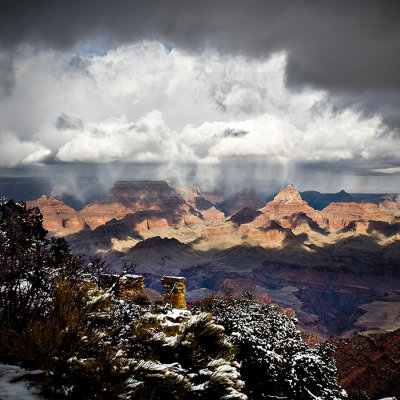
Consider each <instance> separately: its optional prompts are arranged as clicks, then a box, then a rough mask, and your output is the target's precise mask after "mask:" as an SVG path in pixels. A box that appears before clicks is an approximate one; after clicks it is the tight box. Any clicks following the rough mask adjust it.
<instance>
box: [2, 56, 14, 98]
mask: <svg viewBox="0 0 400 400" xmlns="http://www.w3.org/2000/svg"><path fill="white" fill-rule="evenodd" d="M14 85H15V74H14V68H13V64H12V61H11V59H7V58H5V57H4V58H2V57H1V56H0V99H1V98H2V97H3V96H8V95H10V94H11V92H12V90H13V88H14Z"/></svg>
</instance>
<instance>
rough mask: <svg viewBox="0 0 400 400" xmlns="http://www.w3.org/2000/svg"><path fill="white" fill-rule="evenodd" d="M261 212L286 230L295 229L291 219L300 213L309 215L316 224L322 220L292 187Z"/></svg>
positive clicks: (279, 194)
mask: <svg viewBox="0 0 400 400" xmlns="http://www.w3.org/2000/svg"><path fill="white" fill-rule="evenodd" d="M259 211H260V212H262V213H263V214H265V215H267V216H268V218H269V219H271V220H276V221H278V222H279V224H280V225H281V226H283V227H284V228H293V223H292V221H291V220H290V217H291V216H292V215H294V214H298V213H303V214H305V215H307V216H308V217H309V218H311V220H313V221H315V222H319V221H320V220H321V218H320V216H319V213H318V211H316V210H314V209H313V208H312V207H310V206H309V205H308V204H307V202H306V201H304V200H303V199H302V198H301V196H300V193H299V192H298V191H297V190H296V189H295V188H294V187H293V186H292V185H289V186H288V187H287V188H286V189H284V190H282V191H281V192H279V193H278V194H277V195H276V196H275V198H274V200H272V201H270V202H269V203H267V205H266V206H265V207H263V208H260V209H259Z"/></svg>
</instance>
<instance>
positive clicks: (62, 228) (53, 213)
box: [26, 195, 85, 236]
mask: <svg viewBox="0 0 400 400" xmlns="http://www.w3.org/2000/svg"><path fill="white" fill-rule="evenodd" d="M26 206H27V208H33V207H38V208H39V209H40V212H41V213H42V215H43V226H44V228H45V229H47V230H48V231H49V232H51V233H52V234H55V235H57V236H66V235H70V234H73V233H76V232H79V231H81V230H82V229H83V228H84V227H85V222H84V221H83V219H82V218H81V216H80V215H79V213H78V212H77V211H75V210H74V209H73V208H71V207H68V206H67V205H66V204H65V203H64V202H63V201H61V200H56V199H55V198H54V197H50V198H48V197H46V196H45V195H43V196H42V197H41V198H40V199H37V200H34V201H28V202H27V203H26Z"/></svg>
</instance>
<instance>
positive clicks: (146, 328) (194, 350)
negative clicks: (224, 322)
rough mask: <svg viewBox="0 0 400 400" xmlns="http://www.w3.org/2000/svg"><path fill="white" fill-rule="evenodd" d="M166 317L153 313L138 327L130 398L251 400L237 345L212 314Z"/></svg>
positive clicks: (134, 347)
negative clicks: (242, 377) (245, 390)
mask: <svg viewBox="0 0 400 400" xmlns="http://www.w3.org/2000/svg"><path fill="white" fill-rule="evenodd" d="M165 317H166V316H165V315H163V314H151V313H148V314H146V315H144V316H143V317H142V319H141V321H140V322H139V324H137V325H136V328H135V330H134V332H133V337H132V341H133V342H135V343H136V345H135V346H132V347H131V352H130V356H131V357H132V362H133V363H136V365H135V367H134V369H133V373H132V376H131V378H130V380H129V382H128V386H129V387H130V396H131V397H124V398H131V399H144V398H152V399H160V400H161V399H210V400H211V399H232V400H235V399H237V400H245V399H247V397H246V396H245V395H244V394H243V393H241V388H242V386H243V382H242V381H241V380H240V374H239V365H238V364H237V363H236V362H235V360H234V353H233V351H232V345H231V344H230V342H229V341H228V340H227V338H226V336H225V334H224V329H223V328H222V327H221V326H219V325H216V324H215V322H214V321H213V319H212V317H211V315H210V314H209V313H199V314H195V315H189V316H188V317H187V320H186V321H184V322H181V323H175V324H174V323H170V322H168V320H166V319H165ZM174 325H175V326H174ZM139 348H141V350H139Z"/></svg>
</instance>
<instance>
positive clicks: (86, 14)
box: [0, 0, 400, 90]
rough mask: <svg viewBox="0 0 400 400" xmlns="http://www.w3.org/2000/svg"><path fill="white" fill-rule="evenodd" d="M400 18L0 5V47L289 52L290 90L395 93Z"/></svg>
mask: <svg viewBox="0 0 400 400" xmlns="http://www.w3.org/2000/svg"><path fill="white" fill-rule="evenodd" d="M399 13H400V4H399V2H398V1H369V0H351V1H349V0H338V1H324V0H307V1H289V0H287V1H280V2H277V1H273V0H270V1H266V0H263V1H261V0H259V1H256V0H250V1H239V0H229V1H218V2H215V1H214V0H204V1H201V2H200V1H171V0H149V1H146V2H139V1H136V2H135V1H130V0H129V1H128V0H119V1H113V2H110V1H106V0H96V1H95V0H87V1H78V0H70V1H65V0H63V1H59V0H41V1H32V0H2V3H1V11H0V40H1V41H2V44H3V45H4V46H15V45H17V44H19V43H22V42H37V43H42V44H44V45H48V46H54V47H57V48H65V47H68V46H73V45H74V44H76V43H77V42H79V41H81V40H85V39H94V38H95V37H99V36H102V37H103V38H108V39H109V40H110V43H108V44H111V43H112V42H114V43H120V42H123V41H131V40H135V39H140V38H144V37H146V38H149V37H150V38H151V37H152V38H155V39H160V40H163V41H164V42H166V43H170V44H171V45H177V46H184V47H186V48H188V49H196V48H199V47H202V46H205V45H212V46H216V47H218V48H220V49H221V50H222V51H227V52H234V53H237V52H239V53H243V54H247V55H251V56H263V55H266V54H268V53H270V52H271V51H276V50H286V51H288V52H289V54H290V57H289V65H288V79H289V82H290V83H291V84H293V85H295V84H303V83H309V84H313V85H316V86H320V87H324V88H341V89H348V90H350V89H352V90H359V89H364V88H381V89H382V88H391V89H393V88H394V87H396V88H400V74H399V73H398V71H399V70H400V24H398V17H399V15H400V14H399ZM105 40H106V39H105Z"/></svg>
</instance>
